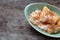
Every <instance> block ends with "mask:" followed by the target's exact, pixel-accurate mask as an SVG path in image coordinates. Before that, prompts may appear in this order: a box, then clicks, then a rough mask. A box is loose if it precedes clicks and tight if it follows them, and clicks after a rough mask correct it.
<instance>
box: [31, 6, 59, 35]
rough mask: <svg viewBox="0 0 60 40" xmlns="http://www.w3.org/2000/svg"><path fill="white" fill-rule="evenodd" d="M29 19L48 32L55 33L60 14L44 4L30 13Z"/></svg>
mask: <svg viewBox="0 0 60 40" xmlns="http://www.w3.org/2000/svg"><path fill="white" fill-rule="evenodd" d="M30 21H31V22H32V23H33V24H34V25H36V26H38V27H39V28H40V29H42V30H44V31H46V32H48V33H50V34H51V33H57V32H59V30H60V16H59V15H58V14H57V13H55V12H53V11H51V10H50V9H48V7H47V6H45V7H44V8H43V9H42V10H36V11H34V12H32V13H31V14H30Z"/></svg>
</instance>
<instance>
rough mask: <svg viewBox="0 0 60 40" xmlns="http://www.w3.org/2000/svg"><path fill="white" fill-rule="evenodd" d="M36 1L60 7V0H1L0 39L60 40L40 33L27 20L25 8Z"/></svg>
mask: <svg viewBox="0 0 60 40" xmlns="http://www.w3.org/2000/svg"><path fill="white" fill-rule="evenodd" d="M36 2H39V3H40V2H44V3H49V4H52V5H55V6H57V7H60V1H59V0H0V40H60V39H59V38H51V37H47V36H45V35H42V34H40V33H39V32H37V31H36V30H34V29H33V28H32V27H31V26H30V25H29V23H28V22H27V20H26V18H25V16H24V8H25V6H26V5H27V4H29V3H36Z"/></svg>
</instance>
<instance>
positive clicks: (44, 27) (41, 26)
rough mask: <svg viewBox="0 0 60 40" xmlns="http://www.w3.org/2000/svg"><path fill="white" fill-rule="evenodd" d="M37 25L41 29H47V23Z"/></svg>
mask: <svg viewBox="0 0 60 40" xmlns="http://www.w3.org/2000/svg"><path fill="white" fill-rule="evenodd" d="M38 27H40V28H41V29H43V30H47V29H48V25H38Z"/></svg>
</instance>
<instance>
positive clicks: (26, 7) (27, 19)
mask: <svg viewBox="0 0 60 40" xmlns="http://www.w3.org/2000/svg"><path fill="white" fill-rule="evenodd" d="M35 4H45V5H49V6H53V5H51V4H48V3H30V4H28V5H27V6H26V7H25V9H24V14H25V17H26V10H27V9H28V8H29V7H30V6H32V5H35ZM53 7H55V8H57V9H58V10H60V8H58V7H56V6H53ZM26 19H27V17H26ZM27 21H28V23H29V24H30V25H31V26H32V25H33V24H31V22H30V21H29V20H28V19H27ZM32 27H33V26H32ZM33 28H34V29H35V30H36V31H38V32H39V33H41V34H43V35H46V36H49V37H54V38H60V36H55V35H52V34H51V35H49V34H47V33H44V31H43V32H42V31H40V30H38V29H37V28H35V27H33Z"/></svg>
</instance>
